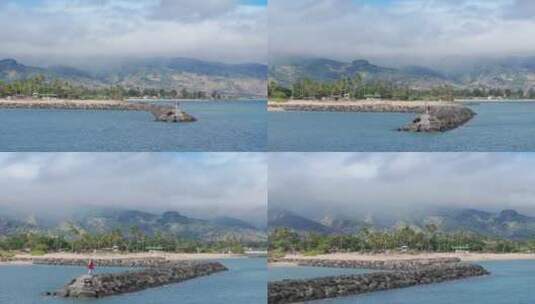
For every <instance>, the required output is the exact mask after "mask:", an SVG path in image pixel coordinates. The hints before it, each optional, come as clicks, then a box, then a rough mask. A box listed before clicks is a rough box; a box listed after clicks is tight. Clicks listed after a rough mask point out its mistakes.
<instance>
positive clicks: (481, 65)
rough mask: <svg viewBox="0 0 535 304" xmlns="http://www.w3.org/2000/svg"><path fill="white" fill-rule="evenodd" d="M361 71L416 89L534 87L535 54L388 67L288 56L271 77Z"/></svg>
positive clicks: (288, 79) (322, 77)
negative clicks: (424, 65) (426, 65)
mask: <svg viewBox="0 0 535 304" xmlns="http://www.w3.org/2000/svg"><path fill="white" fill-rule="evenodd" d="M356 73H358V74H360V75H361V77H362V78H363V81H365V82H375V81H380V82H388V83H393V84H395V85H406V86H410V87H412V88H414V89H419V88H420V89H430V88H433V87H437V86H443V85H452V86H455V87H458V88H471V89H473V88H482V87H483V88H489V89H490V88H496V89H510V90H523V91H528V90H530V89H532V88H535V57H512V58H503V59H481V60H477V61H470V62H465V61H463V60H461V59H458V58H457V59H455V60H453V59H451V60H447V61H444V62H443V63H441V64H440V65H436V66H434V67H423V66H406V67H401V68H388V67H382V66H379V65H374V64H372V63H370V62H368V61H366V60H355V61H353V62H341V61H336V60H330V59H323V58H319V59H318V58H315V59H289V60H278V61H274V62H273V63H272V64H270V67H269V78H270V79H272V80H275V81H277V82H278V83H279V84H281V85H283V86H289V85H290V84H292V83H294V82H295V81H297V80H299V79H303V78H309V79H313V80H316V81H333V80H338V79H341V78H343V77H353V76H354V75H355V74H356Z"/></svg>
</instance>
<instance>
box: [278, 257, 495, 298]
mask: <svg viewBox="0 0 535 304" xmlns="http://www.w3.org/2000/svg"><path fill="white" fill-rule="evenodd" d="M487 274H489V272H488V271H487V270H485V269H484V268H483V267H481V266H479V265H472V264H460V263H454V264H450V263H446V264H440V265H433V266H427V267H422V268H421V269H418V270H410V271H392V272H376V273H367V274H359V275H343V276H333V277H325V278H316V279H309V280H283V281H278V282H270V283H269V285H268V303H270V304H286V303H297V302H304V301H312V300H319V299H325V298H334V297H342V296H350V295H359V294H363V293H369V292H375V291H381V290H388V289H395V288H404V287H410V286H416V285H423V284H432V283H440V282H445V281H451V280H459V279H465V278H470V277H477V276H483V275H487Z"/></svg>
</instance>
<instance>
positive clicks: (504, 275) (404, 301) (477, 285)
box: [288, 261, 535, 304]
mask: <svg viewBox="0 0 535 304" xmlns="http://www.w3.org/2000/svg"><path fill="white" fill-rule="evenodd" d="M479 264H481V265H483V266H484V267H485V268H486V269H487V270H489V271H490V272H491V273H492V274H491V275H489V276H485V277H477V278H469V279H465V280H458V281H450V282H445V283H439V284H432V285H422V286H416V287H409V288H404V289H393V290H388V291H381V292H376V293H370V294H363V295H359V296H350V297H343V298H335V299H327V300H319V301H311V302H310V303H315V304H349V303H351V304H353V303H359V304H385V303H388V304H451V303H470V304H532V303H535V288H533V287H534V286H535V261H499V262H485V263H479ZM310 272H312V273H310V275H311V276H312V275H313V274H314V272H315V274H317V275H318V276H322V275H323V274H322V272H323V271H322V270H320V269H317V270H314V269H310ZM291 275H292V270H291V269H288V276H291Z"/></svg>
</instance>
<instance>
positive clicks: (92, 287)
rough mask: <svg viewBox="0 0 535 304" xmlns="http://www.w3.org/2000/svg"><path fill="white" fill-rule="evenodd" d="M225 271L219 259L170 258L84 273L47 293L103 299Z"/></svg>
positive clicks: (67, 296)
mask: <svg viewBox="0 0 535 304" xmlns="http://www.w3.org/2000/svg"><path fill="white" fill-rule="evenodd" d="M119 264H121V265H122V263H119ZM226 270H228V269H227V268H226V267H225V266H223V265H222V264H221V263H217V262H210V263H200V262H169V261H168V262H167V263H159V265H158V266H157V267H150V268H147V269H142V270H138V271H128V272H123V273H103V274H94V275H88V274H86V275H82V276H80V277H77V278H75V279H74V280H72V281H71V282H70V283H69V284H67V285H66V286H65V287H63V288H61V289H59V290H57V291H55V292H47V293H45V294H46V295H53V296H57V297H66V298H100V297H105V296H111V295H118V294H123V293H128V292H135V291H139V290H143V289H147V288H152V287H157V286H162V285H166V284H172V283H178V282H182V281H185V280H190V279H194V278H197V277H201V276H207V275H210V274H213V273H216V272H220V271H226Z"/></svg>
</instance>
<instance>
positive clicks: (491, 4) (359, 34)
mask: <svg viewBox="0 0 535 304" xmlns="http://www.w3.org/2000/svg"><path fill="white" fill-rule="evenodd" d="M268 16H269V37H270V38H269V39H270V40H269V42H270V57H273V58H278V57H285V56H286V57H287V56H290V57H293V56H304V57H326V58H331V59H338V60H343V61H352V60H355V59H369V60H372V61H375V62H378V63H382V62H387V63H388V62H389V63H392V62H402V63H403V64H416V63H422V62H423V63H425V64H429V65H432V64H434V63H437V62H439V61H440V60H442V59H444V58H457V59H459V58H460V59H463V58H468V59H474V58H476V59H477V58H496V57H509V56H528V55H529V56H531V55H533V53H534V52H535V40H533V39H530V37H533V36H534V35H535V1H532V0H293V1H287V0H271V1H270V2H269V8H268Z"/></svg>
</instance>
